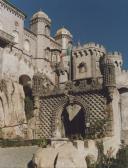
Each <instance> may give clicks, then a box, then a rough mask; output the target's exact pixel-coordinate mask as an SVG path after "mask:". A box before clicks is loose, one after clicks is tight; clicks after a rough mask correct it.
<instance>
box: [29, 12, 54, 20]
mask: <svg viewBox="0 0 128 168" xmlns="http://www.w3.org/2000/svg"><path fill="white" fill-rule="evenodd" d="M35 18H45V19H47V20H48V21H50V22H51V19H50V18H49V17H48V15H47V14H46V13H45V12H43V11H38V12H37V13H35V14H34V15H33V16H32V19H35Z"/></svg>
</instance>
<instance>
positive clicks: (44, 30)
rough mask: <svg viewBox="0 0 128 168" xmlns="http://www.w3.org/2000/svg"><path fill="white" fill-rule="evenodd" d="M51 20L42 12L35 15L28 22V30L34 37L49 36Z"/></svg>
mask: <svg viewBox="0 0 128 168" xmlns="http://www.w3.org/2000/svg"><path fill="white" fill-rule="evenodd" d="M50 28H51V19H50V18H49V17H48V15H47V14H46V13H44V12H43V11H39V12H37V13H35V14H34V15H33V16H32V18H31V21H30V29H31V31H32V32H33V33H35V34H36V35H39V34H40V35H41V34H42V35H47V36H49V35H50Z"/></svg>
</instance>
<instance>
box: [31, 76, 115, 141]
mask: <svg viewBox="0 0 128 168" xmlns="http://www.w3.org/2000/svg"><path fill="white" fill-rule="evenodd" d="M87 80H88V79H84V80H80V81H79V82H78V81H72V82H70V83H68V84H65V87H63V88H56V87H54V86H53V84H52V83H50V81H49V80H48V79H47V78H46V77H45V76H44V75H43V74H42V75H41V74H37V75H35V76H34V78H33V95H34V100H35V101H34V102H35V105H34V107H35V111H34V114H35V117H36V121H37V124H36V137H37V138H43V137H45V138H53V137H55V138H63V137H67V138H68V137H83V138H90V137H91V138H95V137H96V138H99V137H103V136H106V135H111V134H112V129H113V128H112V121H113V118H112V117H113V111H112V106H111V101H112V97H110V96H111V95H112V92H110V93H109V90H106V88H105V87H104V86H103V85H102V84H101V82H100V79H97V80H92V82H88V81H87ZM69 85H70V86H69ZM67 86H68V87H67ZM105 90H106V91H105ZM111 91H112V90H111Z"/></svg>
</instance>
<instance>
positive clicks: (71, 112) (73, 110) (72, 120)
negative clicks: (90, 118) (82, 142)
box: [61, 104, 85, 138]
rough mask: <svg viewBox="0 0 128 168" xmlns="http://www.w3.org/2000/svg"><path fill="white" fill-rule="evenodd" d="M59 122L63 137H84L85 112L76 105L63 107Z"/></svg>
mask: <svg viewBox="0 0 128 168" xmlns="http://www.w3.org/2000/svg"><path fill="white" fill-rule="evenodd" d="M61 120H62V123H63V126H64V131H65V137H69V138H70V137H77V138H78V137H83V138H84V137H85V110H84V109H83V107H81V106H80V105H78V104H68V105H66V106H65V108H64V110H63V112H62V115H61Z"/></svg>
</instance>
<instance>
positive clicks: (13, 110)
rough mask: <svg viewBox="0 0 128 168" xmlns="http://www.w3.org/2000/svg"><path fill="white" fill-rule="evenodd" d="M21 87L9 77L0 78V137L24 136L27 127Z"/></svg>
mask: <svg viewBox="0 0 128 168" xmlns="http://www.w3.org/2000/svg"><path fill="white" fill-rule="evenodd" d="M24 98H25V95H24V91H23V87H22V86H21V85H20V84H18V83H16V82H13V81H12V80H10V79H1V80H0V129H1V130H0V131H1V138H17V137H22V138H25V137H24V131H25V129H26V128H27V125H26V116H25V111H24Z"/></svg>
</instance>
